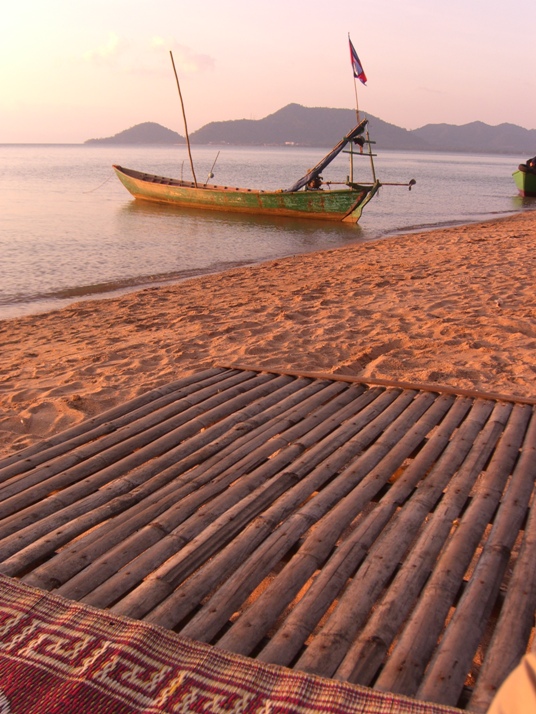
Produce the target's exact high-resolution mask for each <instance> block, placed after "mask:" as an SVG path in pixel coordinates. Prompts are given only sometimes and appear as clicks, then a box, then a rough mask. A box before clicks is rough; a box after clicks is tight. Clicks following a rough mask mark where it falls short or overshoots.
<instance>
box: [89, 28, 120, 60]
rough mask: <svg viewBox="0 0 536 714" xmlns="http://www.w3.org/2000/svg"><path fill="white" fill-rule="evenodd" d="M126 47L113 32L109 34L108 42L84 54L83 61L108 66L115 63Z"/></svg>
mask: <svg viewBox="0 0 536 714" xmlns="http://www.w3.org/2000/svg"><path fill="white" fill-rule="evenodd" d="M126 47H127V43H126V42H125V40H122V39H121V38H120V37H119V36H118V35H116V34H115V32H110V33H109V35H108V41H107V42H106V43H105V44H104V45H101V46H100V47H97V48H96V49H94V50H88V51H87V52H84V54H83V59H84V60H86V62H93V63H96V64H106V65H108V64H111V63H113V62H115V61H117V59H118V58H119V57H120V56H121V55H122V54H123V52H124V51H125V49H126Z"/></svg>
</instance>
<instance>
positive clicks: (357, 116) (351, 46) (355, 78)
mask: <svg viewBox="0 0 536 714" xmlns="http://www.w3.org/2000/svg"><path fill="white" fill-rule="evenodd" d="M348 44H349V45H350V48H351V49H352V48H353V45H352V40H351V38H350V33H348ZM352 76H353V78H354V92H355V115H356V118H357V123H358V124H359V121H360V114H359V100H358V97H357V77H356V73H355V70H354V64H353V61H352ZM365 81H366V78H365ZM366 137H367V140H366V144H367V146H368V154H369V157H370V170H371V172H372V180H373V182H374V183H376V168H375V166H374V159H373V156H372V146H371V141H370V134H369V131H368V128H367V134H366ZM353 173H354V167H353V156H352V176H353ZM352 180H353V178H352Z"/></svg>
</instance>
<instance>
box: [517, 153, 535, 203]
mask: <svg viewBox="0 0 536 714" xmlns="http://www.w3.org/2000/svg"><path fill="white" fill-rule="evenodd" d="M512 176H513V177H514V181H515V184H516V186H517V190H518V191H519V193H520V194H521V196H524V197H534V198H536V156H535V157H534V158H533V159H528V160H527V162H526V163H524V164H519V167H518V170H517V171H514V173H513V174H512Z"/></svg>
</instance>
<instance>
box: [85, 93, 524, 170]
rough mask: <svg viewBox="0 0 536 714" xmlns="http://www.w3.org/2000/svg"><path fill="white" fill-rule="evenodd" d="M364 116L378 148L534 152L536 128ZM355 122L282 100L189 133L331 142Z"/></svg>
mask: <svg viewBox="0 0 536 714" xmlns="http://www.w3.org/2000/svg"><path fill="white" fill-rule="evenodd" d="M362 116H366V117H367V118H368V120H369V129H370V134H371V138H372V139H373V140H374V141H375V142H376V143H377V144H378V147H379V148H380V149H401V150H408V151H462V152H469V153H502V154H519V155H520V156H521V157H522V158H526V157H528V156H534V155H535V154H536V129H523V128H522V127H520V126H517V125H515V124H499V125H498V126H490V125H489V124H484V123H483V122H472V123H470V124H464V125H462V126H455V125H452V124H427V125H426V126H423V127H421V128H420V129H413V130H408V129H402V128H401V127H399V126H395V125H394V124H389V123H388V122H385V121H382V119H378V117H375V116H372V115H371V114H367V113H365V112H362ZM355 124H356V116H355V111H354V110H353V109H330V108H326V107H303V106H301V105H300V104H288V105H287V106H286V107H283V108H282V109H280V110H279V111H277V112H275V113H274V114H270V115H269V116H267V117H264V119H257V120H253V119H237V120H231V121H219V122H211V123H210V124H206V125H205V126H204V127H202V128H201V129H199V130H198V131H195V132H193V133H192V134H191V136H190V140H191V142H192V144H231V145H235V146H270V145H273V146H284V145H288V144H293V145H297V146H313V147H331V146H334V145H335V144H336V143H337V142H338V141H339V139H341V138H342V137H343V136H344V135H345V134H347V133H348V131H349V130H350V129H352V127H353V126H355ZM185 141H186V140H185V138H184V137H183V136H181V135H180V134H177V132H174V131H171V130H170V129H166V128H165V127H163V126H161V125H160V124H156V123H154V122H145V123H144V124H137V125H136V126H133V127H131V128H130V129H126V130H125V131H122V132H120V133H119V134H116V135H115V136H111V137H108V138H105V139H89V140H88V141H86V142H84V143H85V144H184V143H185Z"/></svg>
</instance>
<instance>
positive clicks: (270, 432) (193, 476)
mask: <svg viewBox="0 0 536 714" xmlns="http://www.w3.org/2000/svg"><path fill="white" fill-rule="evenodd" d="M304 382H305V384H304ZM329 386H330V387H331V388H327V387H326V385H325V384H322V383H321V382H312V383H310V384H307V381H306V380H300V379H298V380H296V381H294V382H292V383H291V384H290V385H288V387H287V388H283V389H281V390H279V392H278V394H279V401H277V403H276V404H275V405H274V406H273V407H271V408H269V409H267V410H266V411H264V412H262V413H261V414H260V415H259V416H258V417H253V418H248V419H245V420H244V421H242V422H240V423H238V424H236V425H235V426H234V427H232V428H230V429H228V430H227V431H226V432H225V434H224V435H222V436H221V437H219V438H217V439H216V440H214V441H212V442H211V444H210V445H209V447H206V448H205V449H204V450H203V451H202V453H200V452H196V453H195V454H194V455H192V457H190V458H186V459H181V460H180V461H179V462H178V463H177V464H173V465H172V466H170V467H168V468H167V469H165V470H164V471H163V472H162V473H161V474H159V476H158V477H157V478H159V479H160V480H162V481H164V482H166V483H167V481H168V480H170V479H173V483H171V484H170V485H169V486H167V487H166V490H162V491H161V492H159V494H160V495H159V496H155V497H154V499H153V500H150V499H146V500H144V501H143V503H141V504H140V505H139V506H137V507H135V508H131V509H129V510H128V511H127V512H125V514H124V516H123V517H121V518H115V519H114V520H113V521H111V522H109V523H107V524H103V526H102V527H101V528H100V529H99V530H98V531H92V532H91V533H89V534H88V535H87V536H85V537H83V538H80V539H78V540H77V541H76V542H75V543H74V544H73V546H70V547H69V546H67V547H65V548H64V549H63V550H62V551H61V553H59V554H58V555H57V556H56V558H55V559H54V562H53V563H49V564H45V565H43V566H42V567H41V568H38V569H37V570H36V571H34V573H33V574H32V576H30V577H31V582H30V580H29V581H28V582H29V583H30V584H32V585H34V586H35V587H42V586H44V587H46V585H45V583H47V582H50V581H51V580H55V581H56V582H57V581H58V579H59V582H66V581H67V580H69V579H70V578H72V577H73V576H74V575H75V574H76V573H77V572H79V571H80V570H82V569H83V568H84V567H86V566H87V565H88V563H94V561H95V560H96V559H97V558H99V557H100V556H102V555H103V554H104V553H106V552H107V551H110V550H111V549H113V548H114V547H115V546H116V545H117V544H118V543H124V542H125V540H126V539H127V538H128V537H129V536H131V534H132V533H136V532H137V531H139V530H140V529H141V528H143V527H144V526H147V525H148V524H149V523H150V521H151V520H152V519H154V518H156V517H157V516H159V515H160V514H161V513H163V512H164V511H166V510H167V509H168V508H171V507H173V506H174V504H175V503H177V502H179V501H180V500H182V499H184V498H186V497H188V496H189V494H191V493H192V492H193V491H199V489H200V488H201V487H203V486H204V485H205V484H207V483H209V482H211V493H212V494H217V493H218V492H219V491H221V490H223V489H224V488H226V487H227V486H228V485H229V484H230V483H231V482H232V481H233V480H236V479H238V478H239V477H240V476H241V475H242V474H243V473H245V472H246V471H247V470H248V469H251V468H254V467H256V466H258V465H259V463H260V462H262V460H264V459H265V458H269V457H270V455H271V454H272V453H273V450H274V448H275V449H277V446H275V445H274V444H275V441H272V438H273V437H274V436H276V435H277V434H278V433H280V432H281V431H284V430H285V429H286V428H289V427H291V426H292V425H293V424H295V423H296V422H299V421H300V420H301V418H302V417H303V416H305V415H306V414H307V413H308V411H310V410H312V409H314V408H315V407H316V406H318V404H319V403H322V402H323V401H325V400H326V399H329V397H330V396H332V395H333V394H334V393H335V392H336V391H340V389H339V390H334V389H333V386H334V385H333V384H332V385H329ZM287 394H289V396H286V395H287ZM250 429H251V431H250ZM259 447H262V448H259ZM259 459H260V462H259ZM198 462H200V463H198ZM128 478H130V475H129V477H128ZM148 485H149V484H148ZM168 490H169V492H170V494H171V495H168V493H167V491H168ZM203 498H207V491H206V489H204V490H203ZM202 502H203V501H201V504H202ZM116 560H117V559H115V558H114V562H116ZM116 565H117V562H116ZM90 567H92V566H90ZM80 581H81V584H82V585H83V586H84V587H85V588H88V585H90V583H92V584H93V587H95V586H96V585H98V584H99V581H102V570H101V568H97V572H96V573H95V574H94V576H92V577H91V578H90V579H89V581H88V578H87V577H86V576H85V575H83V576H82V577H81V579H80ZM73 586H74V583H70V587H71V590H70V597H78V596H82V595H84V594H87V592H88V591H89V590H90V589H91V587H89V588H88V589H86V590H84V591H83V592H82V594H80V592H81V591H80V590H77V591H76V592H75V590H73V589H72V588H73Z"/></svg>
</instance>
